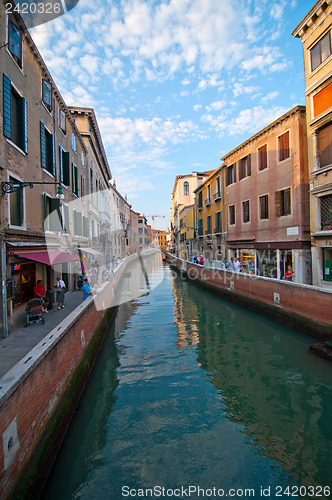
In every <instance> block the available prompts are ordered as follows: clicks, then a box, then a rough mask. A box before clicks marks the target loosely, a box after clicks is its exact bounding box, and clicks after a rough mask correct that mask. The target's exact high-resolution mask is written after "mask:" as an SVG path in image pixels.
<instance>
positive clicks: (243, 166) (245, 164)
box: [239, 155, 251, 180]
mask: <svg viewBox="0 0 332 500" xmlns="http://www.w3.org/2000/svg"><path fill="white" fill-rule="evenodd" d="M250 175H251V155H247V156H245V157H244V158H241V160H240V162H239V179H240V180H241V179H244V178H245V177H250Z"/></svg>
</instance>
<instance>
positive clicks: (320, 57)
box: [310, 31, 331, 71]
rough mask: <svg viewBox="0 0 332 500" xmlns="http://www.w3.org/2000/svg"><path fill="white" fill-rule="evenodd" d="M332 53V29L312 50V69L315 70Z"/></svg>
mask: <svg viewBox="0 0 332 500" xmlns="http://www.w3.org/2000/svg"><path fill="white" fill-rule="evenodd" d="M330 55H331V31H329V32H328V33H326V35H325V36H323V38H321V39H320V40H319V42H318V43H316V45H315V46H314V47H313V48H312V49H311V50H310V61H311V71H314V70H315V69H316V68H318V66H320V65H321V64H322V63H323V62H324V61H325V60H326V59H327V58H328V57H330Z"/></svg>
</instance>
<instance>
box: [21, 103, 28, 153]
mask: <svg viewBox="0 0 332 500" xmlns="http://www.w3.org/2000/svg"><path fill="white" fill-rule="evenodd" d="M22 111H23V151H24V152H25V153H26V154H28V103H27V101H26V100H25V99H24V97H22Z"/></svg>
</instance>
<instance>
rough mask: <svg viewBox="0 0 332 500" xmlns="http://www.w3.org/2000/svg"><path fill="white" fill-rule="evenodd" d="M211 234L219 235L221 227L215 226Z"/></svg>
mask: <svg viewBox="0 0 332 500" xmlns="http://www.w3.org/2000/svg"><path fill="white" fill-rule="evenodd" d="M213 232H214V234H221V233H222V229H221V225H219V226H216V227H215V228H214V230H213Z"/></svg>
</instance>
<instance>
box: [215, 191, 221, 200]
mask: <svg viewBox="0 0 332 500" xmlns="http://www.w3.org/2000/svg"><path fill="white" fill-rule="evenodd" d="M220 199H221V194H220V192H219V191H218V192H217V193H214V195H213V201H218V200H220Z"/></svg>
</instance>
